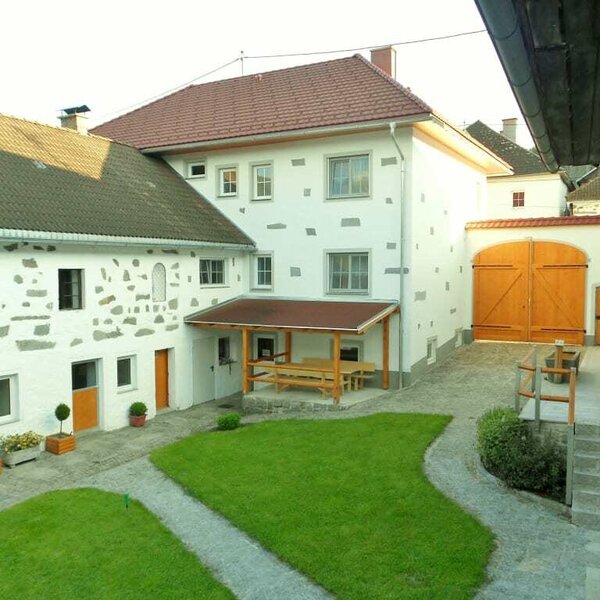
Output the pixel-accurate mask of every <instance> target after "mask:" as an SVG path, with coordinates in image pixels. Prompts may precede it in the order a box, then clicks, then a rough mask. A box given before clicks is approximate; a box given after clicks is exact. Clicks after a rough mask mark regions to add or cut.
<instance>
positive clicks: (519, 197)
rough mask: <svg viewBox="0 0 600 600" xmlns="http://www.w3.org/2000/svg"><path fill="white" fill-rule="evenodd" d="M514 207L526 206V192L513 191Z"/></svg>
mask: <svg viewBox="0 0 600 600" xmlns="http://www.w3.org/2000/svg"><path fill="white" fill-rule="evenodd" d="M512 202H513V208H522V207H523V206H525V192H513V195H512Z"/></svg>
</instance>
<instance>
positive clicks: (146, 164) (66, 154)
mask: <svg viewBox="0 0 600 600" xmlns="http://www.w3.org/2000/svg"><path fill="white" fill-rule="evenodd" d="M0 229H13V230H26V231H43V232H59V233H67V234H90V235H106V236H118V237H139V238H160V239H165V240H187V241H198V242H199V243H200V242H210V243H225V244H244V245H246V244H247V245H251V244H252V243H253V242H252V240H250V238H248V237H247V236H246V235H245V234H244V233H243V232H242V231H241V230H240V229H238V228H237V227H236V226H235V225H234V224H233V223H232V222H231V221H229V220H228V219H227V218H226V217H225V216H224V215H223V214H222V213H221V212H219V211H218V210H217V209H216V208H214V207H213V206H212V204H210V202H208V201H207V200H205V199H204V198H203V197H202V196H200V195H199V194H198V193H196V192H195V191H194V190H193V189H192V188H191V186H189V185H188V184H187V183H186V182H185V181H184V180H183V179H181V177H180V176H179V175H177V174H176V173H175V172H174V171H173V170H172V169H171V168H170V167H169V166H168V165H167V164H166V163H164V162H163V161H162V160H160V159H156V158H151V157H148V156H144V155H143V154H141V153H140V152H139V151H138V150H136V149H135V148H132V147H130V146H126V145H124V144H119V143H115V142H113V141H111V140H107V139H104V138H101V137H96V136H93V135H82V134H79V133H77V132H75V131H71V130H68V129H61V128H59V127H52V126H49V125H42V124H40V123H34V122H31V121H25V120H23V119H18V118H15V117H9V116H6V115H0Z"/></svg>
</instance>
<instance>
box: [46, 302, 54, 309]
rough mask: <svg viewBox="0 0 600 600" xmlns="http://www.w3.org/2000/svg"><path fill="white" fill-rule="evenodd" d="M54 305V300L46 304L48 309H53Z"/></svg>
mask: <svg viewBox="0 0 600 600" xmlns="http://www.w3.org/2000/svg"><path fill="white" fill-rule="evenodd" d="M53 307H54V302H48V304H46V308H47V309H48V310H52V308H53Z"/></svg>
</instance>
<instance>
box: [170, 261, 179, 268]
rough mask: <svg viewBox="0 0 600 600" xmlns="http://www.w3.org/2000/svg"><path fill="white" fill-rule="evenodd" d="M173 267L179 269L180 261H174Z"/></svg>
mask: <svg viewBox="0 0 600 600" xmlns="http://www.w3.org/2000/svg"><path fill="white" fill-rule="evenodd" d="M171 269H179V263H178V262H176V263H173V264H172V265H171Z"/></svg>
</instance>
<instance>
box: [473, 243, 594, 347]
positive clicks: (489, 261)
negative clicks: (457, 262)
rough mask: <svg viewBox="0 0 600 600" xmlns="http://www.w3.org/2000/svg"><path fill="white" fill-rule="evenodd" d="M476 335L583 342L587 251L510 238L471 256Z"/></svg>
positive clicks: (520, 339) (479, 336)
mask: <svg viewBox="0 0 600 600" xmlns="http://www.w3.org/2000/svg"><path fill="white" fill-rule="evenodd" d="M473 263H474V264H473V277H474V281H473V287H474V290H473V292H474V293H473V337H474V339H476V340H502V341H519V342H527V341H530V342H554V340H556V339H562V340H565V342H567V343H570V344H583V341H584V336H585V329H584V326H585V321H584V319H585V314H584V309H585V274H586V267H587V259H586V256H585V254H584V253H583V252H581V250H578V249H577V248H574V247H573V246H569V245H567V244H559V243H557V242H534V241H527V242H511V243H507V244H499V245H498V246H492V247H491V248H487V249H485V250H482V251H481V252H480V253H479V254H477V256H475V259H474V261H473Z"/></svg>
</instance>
